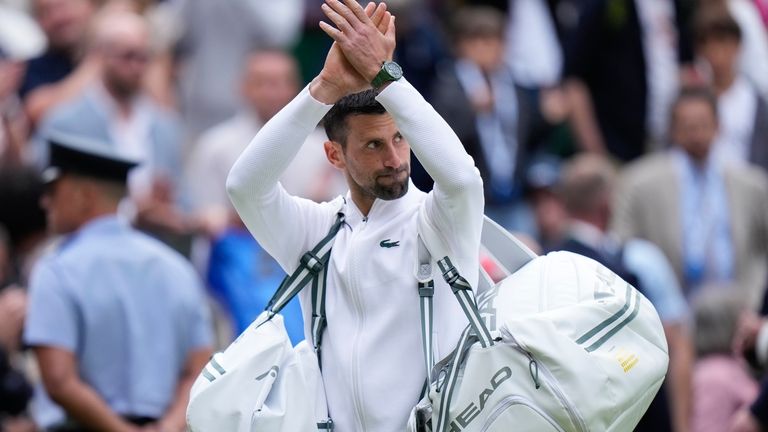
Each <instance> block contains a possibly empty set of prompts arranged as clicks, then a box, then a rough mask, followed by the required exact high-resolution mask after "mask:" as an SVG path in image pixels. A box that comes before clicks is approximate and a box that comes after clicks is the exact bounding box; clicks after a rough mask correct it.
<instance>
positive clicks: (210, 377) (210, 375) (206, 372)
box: [202, 368, 216, 382]
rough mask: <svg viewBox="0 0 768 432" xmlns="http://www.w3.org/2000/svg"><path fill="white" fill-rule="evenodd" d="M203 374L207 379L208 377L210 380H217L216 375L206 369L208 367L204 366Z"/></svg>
mask: <svg viewBox="0 0 768 432" xmlns="http://www.w3.org/2000/svg"><path fill="white" fill-rule="evenodd" d="M202 374H203V376H204V377H205V379H207V380H208V381H210V382H213V381H214V380H216V377H215V376H213V374H212V373H210V372H208V369H206V368H203V372H202Z"/></svg>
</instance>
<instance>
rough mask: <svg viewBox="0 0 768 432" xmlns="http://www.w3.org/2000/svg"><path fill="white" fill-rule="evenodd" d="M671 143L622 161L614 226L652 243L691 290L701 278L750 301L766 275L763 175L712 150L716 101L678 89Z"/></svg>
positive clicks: (767, 218) (767, 191)
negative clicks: (623, 169) (721, 159)
mask: <svg viewBox="0 0 768 432" xmlns="http://www.w3.org/2000/svg"><path fill="white" fill-rule="evenodd" d="M671 123H672V126H671V139H672V145H673V146H672V148H671V149H670V150H668V151H665V152H662V153H658V154H654V155H650V156H647V157H645V158H643V159H642V160H640V161H638V162H636V163H634V164H632V165H631V166H630V167H628V168H627V170H626V172H625V174H624V176H623V177H624V178H623V185H622V186H621V187H620V189H619V193H618V194H617V198H618V201H617V205H616V211H615V213H614V221H613V222H614V226H615V228H616V232H617V233H619V234H620V235H621V236H622V237H623V238H630V237H639V238H644V239H646V240H649V241H651V242H652V243H655V244H656V245H658V246H659V247H660V248H661V249H662V250H663V251H664V254H665V255H666V256H667V259H668V260H669V261H670V263H671V264H672V267H673V268H674V269H675V273H676V274H677V278H678V280H679V281H680V284H681V286H682V287H683V289H684V291H685V294H686V295H687V296H688V297H690V296H691V295H692V294H694V293H695V292H696V290H697V289H698V288H699V287H700V286H702V285H704V284H718V283H719V284H727V283H731V284H734V285H735V286H737V287H738V288H739V290H740V294H741V295H743V296H744V298H745V300H747V305H748V306H749V307H751V308H756V307H757V305H758V304H759V302H760V300H761V298H762V290H763V287H764V283H765V280H766V279H765V278H766V262H768V261H767V260H768V256H767V255H766V241H768V181H766V177H765V174H764V173H763V172H762V171H761V170H757V169H755V168H750V167H739V168H736V167H732V166H723V165H722V164H720V163H719V162H718V161H717V159H715V158H713V157H711V156H710V154H711V149H712V145H713V143H714V140H715V137H716V136H717V131H718V122H717V101H716V100H715V97H714V95H713V94H712V93H711V92H710V91H709V90H708V89H704V88H686V89H684V90H683V91H682V92H681V93H680V95H679V96H678V98H677V100H676V101H675V103H674V105H673V109H672V118H671Z"/></svg>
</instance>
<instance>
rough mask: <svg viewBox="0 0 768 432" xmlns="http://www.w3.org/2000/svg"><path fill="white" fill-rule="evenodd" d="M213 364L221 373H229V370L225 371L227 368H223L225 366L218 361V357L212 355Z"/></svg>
mask: <svg viewBox="0 0 768 432" xmlns="http://www.w3.org/2000/svg"><path fill="white" fill-rule="evenodd" d="M211 366H213V368H214V369H216V371H217V372H218V373H219V374H221V375H224V374H225V373H227V371H225V370H224V368H223V367H221V365H220V364H219V362H217V361H216V359H215V358H214V357H211Z"/></svg>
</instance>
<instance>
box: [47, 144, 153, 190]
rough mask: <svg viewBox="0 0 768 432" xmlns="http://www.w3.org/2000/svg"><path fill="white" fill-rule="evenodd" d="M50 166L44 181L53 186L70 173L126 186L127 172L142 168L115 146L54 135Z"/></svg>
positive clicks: (50, 145)
mask: <svg viewBox="0 0 768 432" xmlns="http://www.w3.org/2000/svg"><path fill="white" fill-rule="evenodd" d="M46 141H47V144H48V148H49V150H50V151H49V161H48V166H47V167H46V168H45V170H44V171H43V181H44V182H46V183H50V182H53V181H55V180H56V179H58V178H59V177H61V175H62V174H63V173H67V172H71V173H75V174H78V175H82V176H86V177H92V178H96V179H101V180H111V181H117V182H121V183H125V182H126V181H127V179H128V172H129V171H130V170H131V169H132V168H133V167H135V166H136V165H138V164H139V162H138V161H134V160H131V159H128V158H125V157H123V156H121V155H120V154H119V153H118V152H117V150H116V149H115V148H114V146H112V145H110V144H108V143H106V142H99V141H94V140H91V139H88V138H86V137H83V136H78V135H64V134H51V135H50V136H48V137H47V139H46Z"/></svg>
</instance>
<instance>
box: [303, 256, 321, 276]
mask: <svg viewBox="0 0 768 432" xmlns="http://www.w3.org/2000/svg"><path fill="white" fill-rule="evenodd" d="M299 262H300V263H301V265H302V266H303V267H304V268H306V269H307V270H309V272H310V273H312V274H313V275H317V274H319V273H320V271H321V270H323V262H322V261H320V258H318V256H317V255H315V254H313V253H312V251H309V252H307V253H305V254H304V255H302V256H301V260H300V261H299Z"/></svg>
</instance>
